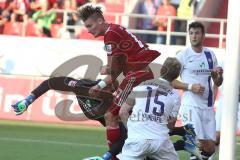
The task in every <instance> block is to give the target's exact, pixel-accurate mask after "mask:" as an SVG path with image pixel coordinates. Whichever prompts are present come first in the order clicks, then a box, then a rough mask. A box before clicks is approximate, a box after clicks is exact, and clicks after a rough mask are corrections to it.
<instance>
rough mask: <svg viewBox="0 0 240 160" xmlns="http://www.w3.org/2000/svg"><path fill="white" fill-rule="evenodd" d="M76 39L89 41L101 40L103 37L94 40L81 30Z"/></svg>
mask: <svg viewBox="0 0 240 160" xmlns="http://www.w3.org/2000/svg"><path fill="white" fill-rule="evenodd" d="M77 38H78V39H89V40H103V37H99V38H94V36H93V35H91V34H90V33H88V31H87V29H85V28H83V29H82V31H81V33H80V34H78V35H77Z"/></svg>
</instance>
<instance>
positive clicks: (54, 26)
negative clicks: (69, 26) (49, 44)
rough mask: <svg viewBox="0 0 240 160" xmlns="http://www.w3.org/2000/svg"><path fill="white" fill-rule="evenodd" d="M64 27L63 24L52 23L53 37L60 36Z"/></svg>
mask: <svg viewBox="0 0 240 160" xmlns="http://www.w3.org/2000/svg"><path fill="white" fill-rule="evenodd" d="M61 28H62V24H52V25H51V34H52V37H53V38H59V36H60V34H59V32H60V29H61Z"/></svg>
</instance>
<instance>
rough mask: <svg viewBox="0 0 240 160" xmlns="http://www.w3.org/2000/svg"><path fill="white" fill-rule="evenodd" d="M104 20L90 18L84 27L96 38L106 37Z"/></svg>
mask: <svg viewBox="0 0 240 160" xmlns="http://www.w3.org/2000/svg"><path fill="white" fill-rule="evenodd" d="M103 24H104V20H103V19H101V18H97V19H94V18H91V17H89V18H88V19H87V20H86V21H84V25H85V27H86V28H87V30H88V32H89V33H91V34H92V35H93V36H94V37H99V36H103V35H104V32H105V31H104V26H103Z"/></svg>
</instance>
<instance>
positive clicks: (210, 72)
mask: <svg viewBox="0 0 240 160" xmlns="http://www.w3.org/2000/svg"><path fill="white" fill-rule="evenodd" d="M188 31H189V36H190V42H191V47H189V48H187V49H184V50H182V51H181V52H180V53H178V54H177V59H178V60H179V61H180V63H181V64H182V70H181V73H180V77H181V82H180V81H178V80H175V81H174V82H173V85H174V87H175V88H177V89H183V90H184V93H183V97H182V102H181V109H180V112H181V114H182V121H183V124H184V125H185V124H188V123H190V124H192V125H193V127H194V128H195V132H196V134H197V135H196V136H197V139H198V140H199V142H200V149H201V150H202V152H201V154H202V157H203V159H204V160H205V159H206V160H207V159H208V157H210V156H211V155H212V154H213V153H214V150H215V147H214V141H215V118H214V117H215V116H214V115H215V113H214V109H213V103H214V95H213V85H215V86H217V87H218V86H220V85H221V84H222V81H223V77H222V73H223V70H222V68H221V67H218V62H217V59H216V56H215V54H214V53H213V52H212V51H211V50H209V49H207V48H205V47H203V41H204V37H205V29H204V26H203V24H202V23H200V22H193V23H191V24H190V25H189V29H188ZM212 80H213V82H214V83H213V84H212ZM191 159H193V158H191ZM195 159H197V158H195Z"/></svg>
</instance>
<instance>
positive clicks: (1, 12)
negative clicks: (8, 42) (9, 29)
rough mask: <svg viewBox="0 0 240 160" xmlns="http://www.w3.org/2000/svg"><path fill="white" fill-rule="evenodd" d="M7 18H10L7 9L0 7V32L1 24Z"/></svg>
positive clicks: (2, 24)
mask: <svg viewBox="0 0 240 160" xmlns="http://www.w3.org/2000/svg"><path fill="white" fill-rule="evenodd" d="M9 19H10V13H9V11H8V10H6V9H2V8H0V28H1V31H0V33H2V29H3V26H4V24H5V23H6V22H7V21H8V20H9Z"/></svg>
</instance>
